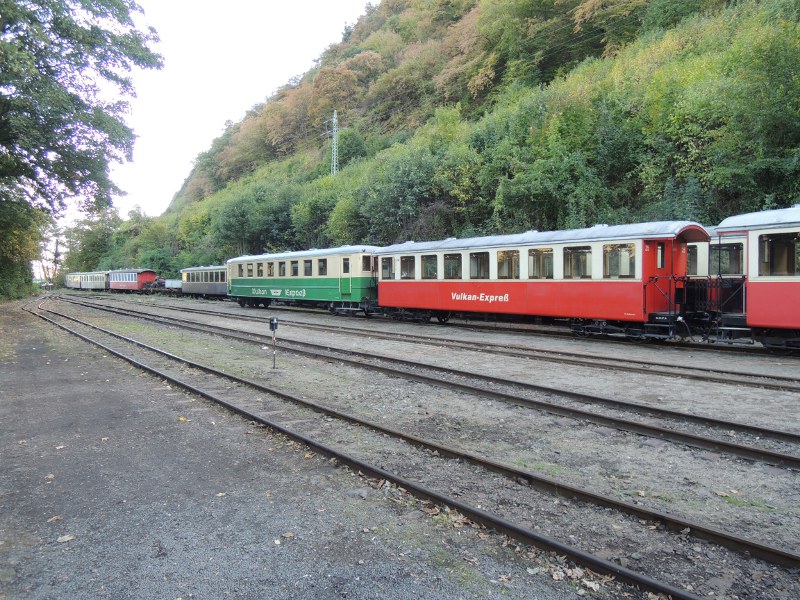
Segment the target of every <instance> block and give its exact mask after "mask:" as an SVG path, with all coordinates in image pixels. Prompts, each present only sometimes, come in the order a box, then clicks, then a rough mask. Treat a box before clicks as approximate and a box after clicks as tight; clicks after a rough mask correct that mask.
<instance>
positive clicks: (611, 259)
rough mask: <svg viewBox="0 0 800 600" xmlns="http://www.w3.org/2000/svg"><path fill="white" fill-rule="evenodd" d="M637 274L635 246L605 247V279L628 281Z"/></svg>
mask: <svg viewBox="0 0 800 600" xmlns="http://www.w3.org/2000/svg"><path fill="white" fill-rule="evenodd" d="M635 274H636V246H635V244H604V245H603V277H604V278H606V279H628V278H631V277H633V276H634V275H635Z"/></svg>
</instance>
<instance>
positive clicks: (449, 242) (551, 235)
mask: <svg viewBox="0 0 800 600" xmlns="http://www.w3.org/2000/svg"><path fill="white" fill-rule="evenodd" d="M681 234H683V235H684V236H685V238H686V240H687V241H689V242H707V241H708V239H709V236H708V233H706V231H705V229H703V227H702V226H701V225H699V224H698V223H694V222H692V221H656V222H653V223H636V224H634V225H611V226H607V225H595V226H594V227H587V228H586V229H567V230H564V231H526V232H524V233H514V234H510V235H490V236H485V237H474V238H461V239H458V238H447V239H446V240H439V241H435V242H404V243H402V244H395V245H393V246H386V247H385V248H381V249H380V250H379V251H378V252H377V253H376V254H396V253H398V252H428V251H434V252H435V251H441V250H465V249H473V248H505V247H509V246H510V247H513V246H533V245H538V244H569V243H573V242H599V241H604V240H636V239H642V238H663V237H678V236H679V235H681Z"/></svg>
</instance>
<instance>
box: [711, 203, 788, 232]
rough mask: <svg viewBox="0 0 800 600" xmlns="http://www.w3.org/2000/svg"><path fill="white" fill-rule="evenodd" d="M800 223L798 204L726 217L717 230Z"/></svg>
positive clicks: (760, 227)
mask: <svg viewBox="0 0 800 600" xmlns="http://www.w3.org/2000/svg"><path fill="white" fill-rule="evenodd" d="M798 224H800V204H795V205H794V206H792V207H791V208H779V209H776V210H762V211H759V212H752V213H745V214H743V215H734V216H732V217H728V218H727V219H725V220H724V221H722V223H720V224H719V226H718V227H717V230H718V231H719V230H731V229H773V228H776V227H788V226H791V225H798Z"/></svg>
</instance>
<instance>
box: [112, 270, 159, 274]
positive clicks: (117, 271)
mask: <svg viewBox="0 0 800 600" xmlns="http://www.w3.org/2000/svg"><path fill="white" fill-rule="evenodd" d="M106 272H107V273H137V274H138V273H155V271H154V270H153V269H114V270H113V271H106Z"/></svg>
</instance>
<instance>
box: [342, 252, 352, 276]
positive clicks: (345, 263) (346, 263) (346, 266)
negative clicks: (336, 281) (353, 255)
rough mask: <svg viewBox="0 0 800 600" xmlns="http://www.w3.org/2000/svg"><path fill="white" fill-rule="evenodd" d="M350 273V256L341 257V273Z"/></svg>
mask: <svg viewBox="0 0 800 600" xmlns="http://www.w3.org/2000/svg"><path fill="white" fill-rule="evenodd" d="M349 274H350V257H348V256H346V257H344V258H343V259H342V275H349Z"/></svg>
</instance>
